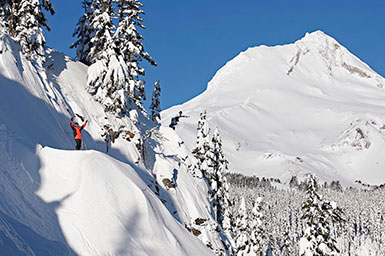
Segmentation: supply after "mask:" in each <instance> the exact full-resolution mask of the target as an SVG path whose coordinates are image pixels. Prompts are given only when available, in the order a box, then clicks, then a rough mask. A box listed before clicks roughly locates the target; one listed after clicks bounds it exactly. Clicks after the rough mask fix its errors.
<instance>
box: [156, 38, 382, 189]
mask: <svg viewBox="0 0 385 256" xmlns="http://www.w3.org/2000/svg"><path fill="white" fill-rule="evenodd" d="M384 85H385V80H384V78H383V77H381V76H380V75H379V74H377V73H376V72H375V71H373V70H372V69H371V68H370V67H369V66H368V65H367V64H365V63H364V62H362V61H361V60H360V59H359V58H357V57H356V56H354V55H353V54H351V53H350V52H349V51H348V50H347V49H346V48H345V47H343V46H342V45H341V44H340V43H339V42H337V41H336V40H335V39H334V38H332V37H330V36H328V35H326V34H325V33H324V32H322V31H316V32H313V33H307V34H306V35H305V36H304V37H303V38H302V39H300V40H298V41H296V42H295V43H292V44H288V45H281V46H274V47H267V46H259V47H252V48H249V49H247V50H246V51H244V52H242V53H240V54H239V55H238V56H236V57H235V58H234V59H232V60H230V61H229V62H228V63H226V64H225V66H224V67H222V68H221V69H220V70H219V71H218V72H217V73H216V74H215V76H214V77H213V79H212V80H211V81H210V82H209V83H208V86H207V90H206V91H205V92H203V93H202V94H201V95H199V96H197V97H195V98H193V99H192V100H190V101H188V102H186V103H184V104H182V105H179V106H174V107H172V108H170V109H167V110H165V111H163V112H162V120H163V125H168V124H169V122H170V119H171V118H172V117H173V116H175V115H176V114H177V113H178V112H179V111H183V113H184V114H185V115H187V116H190V117H191V118H189V119H183V120H182V122H181V124H180V125H179V126H178V127H177V129H176V131H177V133H178V134H179V135H180V136H181V138H182V139H183V140H184V141H185V142H186V145H187V146H188V147H189V148H190V149H191V148H193V147H194V144H195V138H196V125H197V122H198V118H199V113H200V112H203V111H204V110H207V112H208V120H209V125H210V127H211V128H212V129H214V128H215V127H219V129H220V131H221V134H222V137H223V141H224V142H223V143H224V149H225V153H226V155H227V157H228V159H229V162H230V166H229V167H230V171H233V172H239V173H243V174H247V175H258V176H262V175H265V176H267V177H275V178H281V179H282V181H283V182H285V181H288V179H289V178H290V176H292V175H300V174H303V173H306V172H311V173H315V174H316V175H317V176H318V177H320V178H321V179H325V180H337V179H338V180H341V181H342V184H345V185H353V184H354V181H355V180H356V179H362V180H363V181H365V182H368V183H371V182H372V183H374V184H382V183H384V182H385V173H384V172H382V171H381V170H382V168H383V164H384V161H383V160H381V159H380V158H379V155H381V154H380V152H382V151H384V150H385V144H384V143H383V138H382V137H383V136H382V134H381V128H380V126H382V123H383V121H382V120H383V116H384V114H385V103H384V101H383V99H384V97H385V90H384V89H383V86H384ZM356 120H363V121H356ZM371 120H374V121H375V122H376V124H377V125H373V124H371ZM367 122H369V123H368V124H369V125H366V123H367ZM351 123H352V125H350V124H351ZM331 148H335V149H336V148H338V150H329V149H331ZM357 149H361V150H357ZM269 153H274V154H275V153H277V154H279V157H278V156H274V157H273V159H274V160H272V159H270V158H266V159H264V158H265V156H266V154H269ZM353 156H354V157H355V159H352V158H353ZM297 157H298V158H300V159H301V160H302V161H297V160H296V159H297ZM293 159H294V160H293ZM368 167H370V168H368ZM352 170H354V171H352ZM376 175H378V176H377V179H374V177H375V176H376Z"/></svg>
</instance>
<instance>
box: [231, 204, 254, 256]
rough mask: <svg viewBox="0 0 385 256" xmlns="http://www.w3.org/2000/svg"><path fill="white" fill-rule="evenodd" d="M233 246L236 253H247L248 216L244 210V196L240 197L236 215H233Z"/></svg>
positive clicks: (248, 242) (248, 251)
mask: <svg viewBox="0 0 385 256" xmlns="http://www.w3.org/2000/svg"><path fill="white" fill-rule="evenodd" d="M234 237H235V238H234V239H235V246H236V249H235V250H236V255H239V256H243V255H248V254H249V253H250V252H251V248H250V241H249V238H250V229H249V218H248V214H247V210H246V202H245V198H244V197H242V199H241V204H240V206H239V209H238V212H237V215H236V217H235V236H234Z"/></svg>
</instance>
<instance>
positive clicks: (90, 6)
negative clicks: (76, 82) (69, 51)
mask: <svg viewBox="0 0 385 256" xmlns="http://www.w3.org/2000/svg"><path fill="white" fill-rule="evenodd" d="M83 8H84V14H83V16H82V17H81V18H80V19H79V21H78V24H77V27H76V29H75V32H74V34H73V36H74V37H77V38H78V40H77V41H75V43H73V44H72V45H71V47H70V48H76V57H77V59H78V60H79V61H81V62H83V63H84V64H86V65H90V64H91V63H92V61H93V60H92V58H91V56H90V54H89V53H90V49H91V39H92V38H93V37H94V35H95V32H96V31H95V29H94V27H93V26H91V22H92V21H93V20H94V16H93V15H94V12H95V8H96V1H93V0H83Z"/></svg>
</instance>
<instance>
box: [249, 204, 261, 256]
mask: <svg viewBox="0 0 385 256" xmlns="http://www.w3.org/2000/svg"><path fill="white" fill-rule="evenodd" d="M250 231H251V235H250V247H251V251H252V252H254V253H255V254H254V255H263V252H264V241H265V234H264V229H263V212H262V197H258V198H257V199H256V200H255V202H254V207H253V209H252V211H251V219H250Z"/></svg>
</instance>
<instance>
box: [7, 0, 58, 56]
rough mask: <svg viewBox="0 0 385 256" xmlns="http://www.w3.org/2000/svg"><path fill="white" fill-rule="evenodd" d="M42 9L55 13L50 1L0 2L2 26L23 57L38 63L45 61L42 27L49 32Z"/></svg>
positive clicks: (22, 0)
mask: <svg viewBox="0 0 385 256" xmlns="http://www.w3.org/2000/svg"><path fill="white" fill-rule="evenodd" d="M43 8H44V9H45V10H47V11H49V12H50V13H51V14H52V15H53V14H54V13H55V11H54V9H53V6H52V3H51V2H50V0H41V1H39V0H12V1H10V0H2V1H0V16H1V18H2V23H3V26H5V27H6V28H7V30H8V32H9V34H10V35H11V36H12V37H13V38H14V39H15V40H16V41H18V42H19V43H20V45H21V48H22V51H23V53H24V55H25V56H26V57H27V58H29V59H31V60H34V61H38V62H39V63H41V62H43V61H44V60H45V51H44V45H45V43H46V40H45V37H44V32H43V27H45V28H46V29H47V30H50V27H49V25H48V22H47V18H46V16H45V14H44V13H43V11H42V9H43Z"/></svg>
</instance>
